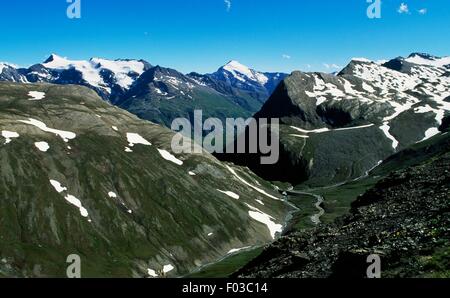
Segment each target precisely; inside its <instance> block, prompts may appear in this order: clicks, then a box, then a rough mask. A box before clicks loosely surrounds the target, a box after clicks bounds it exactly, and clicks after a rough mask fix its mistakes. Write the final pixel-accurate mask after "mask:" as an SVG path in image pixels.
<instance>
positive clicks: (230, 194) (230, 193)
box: [218, 189, 239, 200]
mask: <svg viewBox="0 0 450 298" xmlns="http://www.w3.org/2000/svg"><path fill="white" fill-rule="evenodd" d="M218 191H219V192H221V193H223V194H226V195H227V196H229V197H230V198H233V199H235V200H239V195H238V194H236V193H234V192H232V191H223V190H220V189H218Z"/></svg>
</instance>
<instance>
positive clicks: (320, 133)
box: [0, 53, 450, 277]
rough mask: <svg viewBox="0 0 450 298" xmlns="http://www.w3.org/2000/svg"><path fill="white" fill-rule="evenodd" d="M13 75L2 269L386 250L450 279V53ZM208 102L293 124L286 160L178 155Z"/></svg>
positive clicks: (215, 265) (269, 260)
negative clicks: (323, 67)
mask: <svg viewBox="0 0 450 298" xmlns="http://www.w3.org/2000/svg"><path fill="white" fill-rule="evenodd" d="M0 81H3V82H0V115H1V117H0V132H1V137H0V165H1V168H0V239H1V241H0V276H14V277H22V276H26V277H48V276H57V277H60V276H65V274H66V268H67V264H66V258H67V256H68V255H71V254H78V255H80V257H81V259H82V262H83V276H84V277H165V276H170V277H175V276H190V277H225V276H236V277H335V276H341V274H345V275H346V276H351V277H361V276H363V275H364V273H365V267H364V268H360V266H363V265H366V262H365V258H366V257H367V256H368V255H370V254H372V253H377V254H379V255H380V256H381V257H382V258H383V260H385V263H384V264H386V271H385V274H386V276H389V277H404V276H407V277H418V276H422V277H423V276H425V277H448V276H449V271H448V268H450V259H449V253H450V241H449V239H450V238H449V234H448V231H449V222H448V219H449V218H450V217H449V215H450V214H449V202H450V192H449V189H450V180H449V170H450V168H449V149H450V143H449V135H448V131H449V128H450V58H448V57H435V56H432V55H429V54H423V53H413V54H411V55H409V56H408V57H406V58H405V57H397V58H394V59H391V60H388V61H384V62H374V61H370V60H367V59H363V58H355V59H353V60H351V61H350V63H349V64H348V65H347V66H346V67H344V68H343V69H342V70H341V71H340V72H339V73H337V74H327V73H306V72H300V71H295V72H293V73H292V74H290V75H287V74H283V73H264V72H259V71H255V70H253V69H251V68H249V67H246V66H244V65H242V64H240V63H239V62H237V61H231V62H229V63H227V64H226V65H225V66H223V67H221V68H219V70H218V71H217V72H215V73H212V74H198V73H190V74H182V73H180V72H178V71H176V70H173V69H169V68H164V67H161V66H153V65H151V64H150V63H148V62H146V61H143V60H128V59H127V60H114V61H113V60H106V59H100V58H93V59H90V60H89V61H71V60H68V59H66V58H62V57H60V56H57V55H52V56H51V57H49V58H48V59H47V60H46V61H45V62H44V63H41V64H36V65H33V66H31V67H29V68H19V67H16V66H14V65H11V64H8V63H1V64H0ZM195 109H201V110H202V111H203V114H204V116H205V117H216V118H219V119H221V120H223V119H225V118H227V117H232V118H236V117H243V118H246V117H251V116H254V117H255V118H256V119H257V120H260V119H262V118H278V119H280V127H279V128H280V130H279V139H280V159H279V161H278V163H276V164H274V165H260V163H259V161H260V157H261V154H262V153H261V154H260V153H258V154H221V155H219V154H218V155H211V154H209V153H207V152H204V151H203V153H202V154H175V153H174V152H172V151H171V149H170V147H171V146H170V143H171V140H172V137H173V135H174V132H172V131H170V130H169V129H168V127H170V126H171V123H172V120H173V119H175V118H178V117H186V118H188V119H191V121H192V120H193V111H194V110H195ZM229 145H234V144H233V143H232V144H229ZM361 264H362V265H361Z"/></svg>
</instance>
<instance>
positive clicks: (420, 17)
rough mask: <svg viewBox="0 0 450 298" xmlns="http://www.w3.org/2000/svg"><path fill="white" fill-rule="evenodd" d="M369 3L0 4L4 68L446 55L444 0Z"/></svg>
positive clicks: (283, 67)
mask: <svg viewBox="0 0 450 298" xmlns="http://www.w3.org/2000/svg"><path fill="white" fill-rule="evenodd" d="M366 1H367V0H321V1H318V0H229V6H228V3H227V2H228V1H224V0H125V1H119V0H81V16H82V17H81V19H72V20H71V19H69V18H67V16H66V9H67V6H68V5H69V4H67V3H66V0H45V1H38V0H21V1H1V3H0V20H1V23H2V29H1V31H0V40H1V47H0V61H7V62H11V63H15V64H18V65H21V66H27V65H29V64H32V63H35V62H40V61H42V60H44V59H45V58H46V56H48V55H49V54H51V53H57V54H59V55H61V56H66V57H68V58H70V59H88V58H90V57H103V58H110V59H116V58H142V59H145V60H147V61H149V62H150V63H152V64H154V65H156V64H159V65H162V66H166V67H173V68H176V69H178V70H180V71H182V72H190V71H198V72H202V73H203V72H212V71H215V70H216V69H217V68H218V67H219V66H221V65H223V64H224V63H226V62H227V61H229V60H231V59H235V60H239V61H240V62H241V63H243V64H246V65H248V66H251V67H253V68H255V69H258V70H263V71H285V72H290V71H292V70H297V69H300V70H318V71H333V66H332V65H333V64H334V65H335V66H345V64H346V63H347V62H348V61H349V59H350V58H352V57H367V58H370V59H376V60H377V59H383V58H391V57H396V56H400V55H407V54H409V53H411V52H416V51H418V52H428V53H432V54H435V55H450V39H449V36H450V1H448V0H384V1H383V4H382V10H381V12H382V15H381V16H382V17H381V19H369V18H368V17H367V15H366V10H367V7H368V5H369V4H368V3H367V2H366ZM402 3H403V4H405V5H407V9H406V10H405V6H402V7H403V10H402V11H403V13H400V11H399V8H400V6H401V4H402ZM421 9H426V13H423V12H425V11H422V13H419V10H421ZM327 66H328V67H327Z"/></svg>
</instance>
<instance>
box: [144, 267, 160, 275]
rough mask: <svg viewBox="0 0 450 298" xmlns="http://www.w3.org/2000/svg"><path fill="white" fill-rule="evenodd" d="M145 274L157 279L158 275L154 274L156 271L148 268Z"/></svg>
mask: <svg viewBox="0 0 450 298" xmlns="http://www.w3.org/2000/svg"><path fill="white" fill-rule="evenodd" d="M147 273H148V275H149V276H151V277H158V274H156V271H155V270H153V269H150V268H148V269H147Z"/></svg>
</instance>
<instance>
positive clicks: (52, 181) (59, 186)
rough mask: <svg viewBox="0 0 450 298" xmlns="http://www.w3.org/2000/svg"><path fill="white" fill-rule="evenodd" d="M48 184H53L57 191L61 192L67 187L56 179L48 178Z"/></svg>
mask: <svg viewBox="0 0 450 298" xmlns="http://www.w3.org/2000/svg"><path fill="white" fill-rule="evenodd" d="M50 184H51V185H52V186H53V188H54V189H55V190H56V192H57V193H62V192H63V191H66V190H67V187H63V186H62V185H61V183H60V182H58V181H56V180H50Z"/></svg>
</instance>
